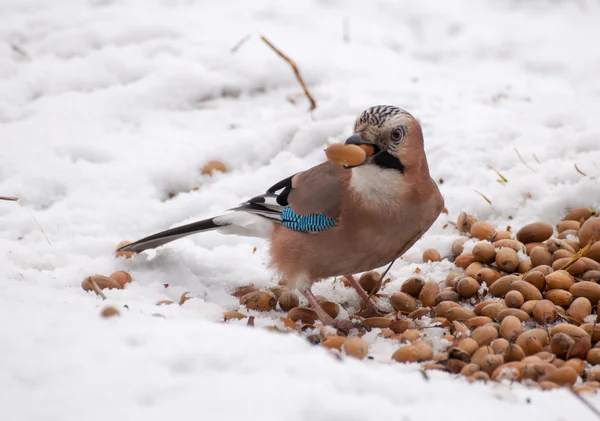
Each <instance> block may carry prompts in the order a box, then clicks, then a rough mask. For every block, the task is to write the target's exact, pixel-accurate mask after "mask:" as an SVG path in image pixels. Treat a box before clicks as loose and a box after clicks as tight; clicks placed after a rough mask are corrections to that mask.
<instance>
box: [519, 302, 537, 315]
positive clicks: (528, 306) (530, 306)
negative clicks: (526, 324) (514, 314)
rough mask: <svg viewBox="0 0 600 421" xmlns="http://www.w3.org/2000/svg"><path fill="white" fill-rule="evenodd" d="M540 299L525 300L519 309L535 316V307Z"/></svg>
mask: <svg viewBox="0 0 600 421" xmlns="http://www.w3.org/2000/svg"><path fill="white" fill-rule="evenodd" d="M538 302H539V301H538V300H529V301H525V302H524V303H523V305H522V306H521V307H520V308H519V310H523V311H524V312H525V313H527V314H529V316H530V317H531V316H533V309H534V308H535V306H536V304H537V303H538Z"/></svg>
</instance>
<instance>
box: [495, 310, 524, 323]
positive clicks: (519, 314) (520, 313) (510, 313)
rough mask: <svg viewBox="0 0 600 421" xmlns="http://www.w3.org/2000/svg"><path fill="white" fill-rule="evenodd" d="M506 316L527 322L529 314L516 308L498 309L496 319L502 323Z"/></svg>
mask: <svg viewBox="0 0 600 421" xmlns="http://www.w3.org/2000/svg"><path fill="white" fill-rule="evenodd" d="M508 316H513V317H516V318H517V319H519V320H520V321H521V322H528V321H529V319H530V317H529V314H528V313H527V312H525V311H523V310H521V309H518V308H505V309H504V310H500V311H499V312H498V314H496V320H498V322H500V323H502V321H504V319H505V318H506V317H508Z"/></svg>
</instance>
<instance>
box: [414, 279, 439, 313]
mask: <svg viewBox="0 0 600 421" xmlns="http://www.w3.org/2000/svg"><path fill="white" fill-rule="evenodd" d="M439 292H440V287H439V285H438V284H437V282H435V281H426V282H425V284H424V285H423V287H422V288H421V292H419V300H420V301H421V304H422V305H423V306H424V307H433V306H434V305H435V304H436V302H435V301H436V297H437V295H438V294H439Z"/></svg>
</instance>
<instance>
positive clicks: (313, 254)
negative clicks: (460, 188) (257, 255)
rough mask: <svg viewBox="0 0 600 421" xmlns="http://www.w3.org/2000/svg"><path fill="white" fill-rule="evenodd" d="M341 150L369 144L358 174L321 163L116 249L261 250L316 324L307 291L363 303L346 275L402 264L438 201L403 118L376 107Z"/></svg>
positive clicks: (408, 119) (344, 324) (340, 323)
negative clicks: (204, 239)
mask: <svg viewBox="0 0 600 421" xmlns="http://www.w3.org/2000/svg"><path fill="white" fill-rule="evenodd" d="M345 144H346V145H357V146H361V145H368V147H370V148H372V149H371V150H372V154H371V155H370V156H368V157H366V159H365V160H364V161H363V162H362V163H361V164H359V165H352V166H351V165H342V164H340V163H337V162H334V161H331V160H326V161H324V162H322V163H320V164H318V165H316V166H314V167H312V168H309V169H307V170H305V171H301V172H298V173H296V174H293V175H291V176H289V177H287V178H285V179H283V180H281V181H279V182H277V183H275V184H274V185H273V186H271V187H270V188H269V189H267V191H266V193H264V194H261V195H258V196H256V197H253V198H251V199H249V200H247V201H245V202H243V203H241V204H240V205H238V206H236V207H233V208H231V209H228V210H227V211H226V212H224V213H223V214H221V215H218V216H215V217H212V218H208V219H204V220H202V221H198V222H194V223H191V224H187V225H183V226H179V227H176V228H172V229H168V230H166V231H162V232H159V233H157V234H154V235H151V236H148V237H145V238H142V239H141V240H139V241H136V242H134V243H131V244H128V245H126V246H123V247H121V248H120V249H119V251H130V252H135V253H139V252H142V251H143V250H146V249H150V248H156V247H159V246H162V245H164V244H167V243H169V242H171V241H174V240H177V239H179V238H182V237H185V236H188V235H191V234H196V233H200V232H204V231H209V230H217V231H219V232H222V233H224V234H237V235H243V236H257V237H263V238H266V239H267V240H268V241H269V255H270V261H269V266H270V267H271V268H272V269H274V270H275V271H276V272H277V273H278V274H279V275H280V276H281V279H282V280H284V282H285V284H286V285H287V286H288V287H289V288H292V289H297V290H298V291H299V292H301V293H302V294H303V295H304V296H305V297H306V299H307V300H308V302H309V304H310V305H311V307H312V308H313V309H314V310H315V311H316V313H317V315H318V317H319V319H320V320H321V322H322V323H324V324H325V325H329V326H333V327H336V328H338V329H349V328H350V327H351V325H352V322H350V321H349V320H334V319H333V318H332V317H331V316H329V315H328V314H327V313H326V312H325V311H324V310H323V308H322V307H321V305H320V304H319V303H318V301H317V299H316V298H315V296H314V295H313V294H312V292H311V286H312V284H313V283H314V282H317V281H319V280H322V279H326V278H329V277H333V276H344V277H345V278H346V279H347V280H348V281H349V282H350V284H351V285H352V286H353V287H354V288H355V289H356V291H357V292H358V294H359V296H360V297H361V298H362V299H363V300H365V302H369V303H370V296H369V295H368V294H367V293H366V292H365V291H364V290H363V288H362V287H361V286H360V284H359V283H358V281H357V280H356V279H355V278H354V276H353V274H357V273H362V272H366V271H370V270H373V269H376V268H380V267H382V266H384V265H386V264H390V263H393V262H394V261H395V260H396V259H398V258H399V257H400V256H402V255H403V254H404V253H405V252H406V251H407V250H408V249H409V248H410V247H412V246H413V245H414V244H415V242H416V241H417V240H419V239H420V238H421V237H422V236H423V234H424V233H425V232H426V231H427V230H428V229H429V228H430V227H431V226H432V225H433V223H434V222H435V221H436V219H437V218H438V216H439V215H440V213H441V211H442V210H443V208H444V198H443V196H442V194H441V193H440V190H439V188H438V186H437V184H436V182H435V181H434V180H433V179H432V178H431V175H430V172H429V166H428V163H427V157H426V155H425V149H424V140H423V132H422V129H421V125H420V123H419V121H418V120H417V119H416V118H415V117H413V116H412V115H411V114H410V113H409V112H408V111H406V110H404V109H402V108H399V107H396V106H392V105H377V106H373V107H370V108H367V109H366V110H364V111H363V112H362V113H361V114H360V115H359V117H358V118H357V119H356V121H355V124H354V132H353V134H352V135H351V136H350V137H349V138H348V139H347V140H346V141H345Z"/></svg>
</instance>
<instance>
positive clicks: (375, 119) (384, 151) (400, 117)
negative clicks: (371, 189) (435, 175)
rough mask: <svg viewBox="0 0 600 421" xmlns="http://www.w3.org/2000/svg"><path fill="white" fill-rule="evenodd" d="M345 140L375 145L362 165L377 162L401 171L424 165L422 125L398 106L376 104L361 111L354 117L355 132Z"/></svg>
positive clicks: (347, 142) (349, 142)
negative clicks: (372, 151) (358, 115)
mask: <svg viewBox="0 0 600 421" xmlns="http://www.w3.org/2000/svg"><path fill="white" fill-rule="evenodd" d="M345 143H346V144H347V145H348V144H354V145H365V144H366V145H372V146H373V147H374V148H375V152H374V153H373V155H371V156H370V157H368V158H367V159H366V160H365V162H364V163H363V164H362V165H377V166H379V167H382V168H389V169H395V170H397V171H399V172H401V173H404V172H405V171H407V170H409V171H410V170H413V169H415V170H416V169H420V168H421V167H422V166H423V160H424V156H425V154H424V150H423V133H422V131H421V125H420V124H419V122H418V121H417V120H416V119H415V118H414V117H413V116H412V115H410V114H409V113H408V112H407V111H404V110H403V109H401V108H398V107H394V106H390V105H378V106H375V107H371V108H368V109H366V110H365V111H363V113H362V114H361V115H360V117H358V119H357V120H356V124H355V126H354V134H353V135H352V136H350V137H349V138H348V140H346V142H345ZM425 165H426V163H425Z"/></svg>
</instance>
